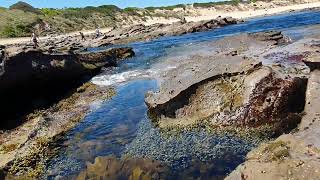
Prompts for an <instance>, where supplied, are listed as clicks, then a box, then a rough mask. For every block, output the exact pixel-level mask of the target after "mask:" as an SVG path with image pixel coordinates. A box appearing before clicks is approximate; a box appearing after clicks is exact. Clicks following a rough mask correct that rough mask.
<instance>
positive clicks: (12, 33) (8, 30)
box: [1, 26, 17, 37]
mask: <svg viewBox="0 0 320 180" xmlns="http://www.w3.org/2000/svg"><path fill="white" fill-rule="evenodd" d="M1 34H2V36H4V37H17V33H16V30H15V28H14V27H12V26H5V27H4V29H3V31H2V33H1Z"/></svg>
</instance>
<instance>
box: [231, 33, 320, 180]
mask: <svg viewBox="0 0 320 180" xmlns="http://www.w3.org/2000/svg"><path fill="white" fill-rule="evenodd" d="M313 38H315V37H313ZM313 38H311V39H304V40H302V41H301V42H297V44H296V46H295V48H293V49H291V50H292V53H293V54H296V53H297V51H304V52H303V53H302V55H301V56H302V58H298V59H299V60H300V61H303V62H305V63H306V65H308V67H310V70H311V72H310V76H309V79H308V84H307V88H306V95H305V108H304V116H303V117H302V119H301V123H300V124H299V125H298V127H297V129H296V130H295V131H293V132H291V133H290V134H285V135H281V136H280V137H279V138H277V139H276V140H274V141H271V142H269V143H266V144H262V145H260V146H259V147H258V148H256V149H254V150H252V151H251V152H250V153H249V154H248V155H247V158H246V159H247V160H246V162H245V163H243V164H241V165H240V166H238V168H237V169H236V170H235V171H233V172H232V173H231V174H230V175H229V176H228V177H227V178H226V179H228V180H229V179H248V180H249V179H318V178H319V176H320V170H319V165H320V161H319V155H320V154H319V152H320V151H319V148H320V146H319V145H320V143H319V140H318V136H319V115H320V113H319V108H318V104H319V98H318V97H319V87H320V86H319V76H320V73H319V70H318V68H319V66H318V62H317V61H316V59H317V58H315V57H317V56H319V46H318V45H316V44H317V40H315V39H313ZM316 39H318V37H317V38H316ZM297 49H299V50H297ZM295 57H297V56H295ZM295 60H296V59H295Z"/></svg>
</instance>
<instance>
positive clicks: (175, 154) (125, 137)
mask: <svg viewBox="0 0 320 180" xmlns="http://www.w3.org/2000/svg"><path fill="white" fill-rule="evenodd" d="M318 23H320V12H317V11H312V12H299V13H294V14H284V15H278V16H272V17H264V18H257V19H252V20H249V21H247V22H246V23H243V24H238V25H232V26H227V27H224V28H220V29H216V30H213V31H209V32H202V33H194V34H187V35H184V36H176V37H165V38H161V39H158V40H154V41H150V42H142V43H132V44H129V45H127V46H131V47H133V48H134V51H135V52H136V56H135V57H134V58H130V59H127V60H125V61H123V62H122V63H121V64H120V65H119V66H118V67H117V68H112V69H106V70H105V72H104V73H102V74H101V75H98V76H97V77H94V78H93V79H92V82H94V83H96V84H98V85H103V86H110V85H112V86H114V87H115V88H116V90H117V95H116V96H114V97H113V98H112V99H111V100H109V101H106V102H104V103H102V104H100V105H99V106H98V108H97V109H96V110H94V111H93V112H91V113H90V114H88V115H87V116H86V118H85V119H84V120H83V121H82V122H81V123H79V125H77V126H76V127H75V128H74V129H72V130H70V132H69V133H68V134H67V135H66V136H65V138H64V142H63V145H64V146H63V147H62V148H61V151H60V153H59V155H58V157H56V158H55V159H52V160H51V162H50V166H49V167H48V170H47V172H46V177H47V178H49V179H53V178H55V177H57V176H59V177H61V176H62V177H70V176H71V175H75V174H77V173H79V171H81V170H82V169H83V168H85V163H86V162H87V161H90V162H93V160H94V158H95V157H97V156H107V155H116V156H117V157H119V158H120V157H122V156H124V155H126V156H128V155H129V156H132V157H142V158H145V157H147V158H151V159H155V160H159V161H161V162H164V163H166V164H167V165H169V166H170V167H171V168H172V169H173V170H174V171H175V172H177V173H179V172H183V171H187V170H188V168H190V167H191V166H193V162H194V161H198V162H201V163H203V164H211V165H212V164H214V166H212V167H211V168H208V169H207V171H210V172H209V173H210V174H211V175H212V176H217V177H221V176H222V177H223V176H225V175H226V174H228V173H229V172H231V171H232V170H233V169H234V168H235V167H236V166H237V165H239V164H240V163H241V162H243V161H244V157H245V155H246V153H247V152H248V151H250V149H252V148H253V147H255V146H256V145H257V143H258V142H255V141H254V140H249V141H248V140H242V139H239V138H236V137H233V136H231V135H223V136H222V135H221V136H218V135H214V134H211V133H209V132H207V131H206V130H199V129H198V130H193V131H185V132H181V133H179V134H177V135H166V134H163V133H161V132H160V131H159V129H157V128H156V127H154V125H153V123H152V122H151V121H150V120H149V118H148V116H147V107H146V105H145V103H144V95H145V93H146V92H147V91H150V90H157V88H158V85H157V84H158V83H157V81H156V80H155V78H154V77H155V76H156V75H157V74H158V73H159V72H161V71H165V70H167V69H170V68H174V67H170V66H161V62H163V61H166V60H168V59H174V60H177V59H178V60H179V59H181V60H183V57H186V56H188V55H191V54H193V53H197V54H198V53H203V54H206V53H210V52H208V51H207V48H206V43H205V42H208V41H214V40H216V39H219V38H223V37H225V36H230V35H234V34H239V33H244V32H257V31H265V30H274V29H277V30H278V29H280V30H283V31H284V33H285V34H287V35H290V36H291V37H292V39H294V40H297V39H300V38H302V37H303V36H304V35H306V34H308V33H312V32H310V31H307V30H306V29H307V28H306V26H310V25H315V24H318ZM191 174H192V173H191ZM192 175H193V177H194V178H196V177H199V176H201V175H199V173H193V174H192Z"/></svg>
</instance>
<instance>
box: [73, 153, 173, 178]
mask: <svg viewBox="0 0 320 180" xmlns="http://www.w3.org/2000/svg"><path fill="white" fill-rule="evenodd" d="M170 173H171V172H170V169H169V168H168V167H167V166H165V165H163V164H162V163H160V162H157V161H154V160H148V159H138V158H135V159H129V158H125V159H117V158H116V157H112V156H107V157H97V158H96V159H95V161H94V163H92V164H91V163H87V168H86V170H84V171H82V172H81V173H80V174H79V175H78V177H77V178H76V179H77V180H86V179H101V180H104V179H105V180H109V179H132V180H138V179H154V180H160V179H168V177H169V176H170Z"/></svg>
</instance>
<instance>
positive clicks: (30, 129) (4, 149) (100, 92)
mask: <svg viewBox="0 0 320 180" xmlns="http://www.w3.org/2000/svg"><path fill="white" fill-rule="evenodd" d="M114 94H115V91H114V90H113V89H112V88H108V87H98V86H96V85H94V84H92V83H86V84H84V85H82V86H81V87H79V88H78V89H77V90H76V92H74V93H72V95H70V96H69V97H67V98H65V99H64V100H61V101H60V102H58V103H57V104H55V105H53V106H51V107H50V108H48V109H46V110H41V111H36V112H34V113H31V114H29V115H28V116H27V117H26V120H27V121H26V122H25V123H24V124H23V125H21V126H19V127H17V128H15V129H14V130H11V131H6V132H1V133H0V169H4V170H5V172H6V173H8V174H9V175H19V176H23V177H24V178H27V179H34V178H37V177H38V176H39V175H41V173H43V171H44V168H45V166H46V163H47V160H48V159H49V158H50V157H52V156H53V155H54V154H55V151H56V149H55V145H54V143H55V141H57V140H58V139H59V137H60V135H62V134H64V133H65V132H67V131H68V130H69V129H71V128H72V127H74V126H75V125H76V124H77V123H78V122H79V121H80V120H82V119H83V118H84V116H85V115H86V114H87V113H88V112H89V111H90V110H91V109H90V106H91V103H93V102H95V101H97V100H99V101H103V100H106V99H108V98H111V97H112V96H113V95H114ZM8 178H9V179H10V176H9V177H8Z"/></svg>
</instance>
